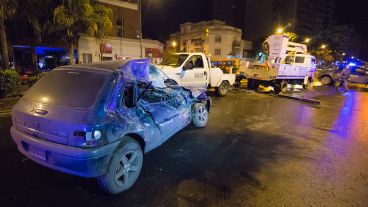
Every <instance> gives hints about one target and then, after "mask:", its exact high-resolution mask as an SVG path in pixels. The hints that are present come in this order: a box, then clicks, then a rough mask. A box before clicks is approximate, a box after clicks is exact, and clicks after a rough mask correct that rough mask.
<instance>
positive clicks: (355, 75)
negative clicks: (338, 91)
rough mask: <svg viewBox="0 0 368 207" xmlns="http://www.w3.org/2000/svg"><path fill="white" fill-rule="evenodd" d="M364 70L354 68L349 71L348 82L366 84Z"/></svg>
mask: <svg viewBox="0 0 368 207" xmlns="http://www.w3.org/2000/svg"><path fill="white" fill-rule="evenodd" d="M364 76H365V70H364V68H354V69H353V70H351V74H350V77H349V81H350V82H353V83H366V82H365V80H366V77H364Z"/></svg>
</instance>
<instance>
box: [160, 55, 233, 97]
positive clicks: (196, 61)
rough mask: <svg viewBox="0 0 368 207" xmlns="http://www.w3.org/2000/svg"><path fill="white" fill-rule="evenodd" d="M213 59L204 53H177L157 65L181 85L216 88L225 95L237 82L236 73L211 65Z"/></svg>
mask: <svg viewBox="0 0 368 207" xmlns="http://www.w3.org/2000/svg"><path fill="white" fill-rule="evenodd" d="M210 63H211V61H210V59H209V58H208V57H206V55H205V54H203V53H175V54H173V55H171V56H170V57H168V58H166V60H165V61H163V62H162V63H161V65H158V66H157V67H158V68H159V69H160V70H161V71H162V72H163V73H165V74H166V75H167V76H168V78H169V79H172V80H173V81H175V83H177V84H178V85H181V86H186V87H192V88H212V87H213V88H215V89H216V93H217V95H219V96H225V95H226V94H227V93H228V91H229V88H230V86H232V85H234V83H235V75H234V74H224V73H223V72H222V70H221V69H220V68H216V67H211V64H210Z"/></svg>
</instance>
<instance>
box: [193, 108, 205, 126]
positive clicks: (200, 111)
mask: <svg viewBox="0 0 368 207" xmlns="http://www.w3.org/2000/svg"><path fill="white" fill-rule="evenodd" d="M207 122H208V111H207V107H206V105H205V104H203V103H196V104H194V105H193V107H192V123H193V125H194V126H195V127H197V128H203V127H205V126H206V125H207Z"/></svg>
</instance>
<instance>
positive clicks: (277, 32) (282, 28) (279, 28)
mask: <svg viewBox="0 0 368 207" xmlns="http://www.w3.org/2000/svg"><path fill="white" fill-rule="evenodd" d="M288 27H291V23H288V24H287V25H286V26H285V27H281V26H280V27H278V28H277V29H276V34H282V33H284V31H285V29H286V28H288Z"/></svg>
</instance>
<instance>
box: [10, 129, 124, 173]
mask: <svg viewBox="0 0 368 207" xmlns="http://www.w3.org/2000/svg"><path fill="white" fill-rule="evenodd" d="M10 132H11V134H12V138H13V140H14V141H15V142H16V144H17V146H18V150H19V151H20V152H21V153H23V154H24V155H25V156H27V157H28V158H30V159H31V160H33V161H35V162H37V163H39V164H41V165H43V166H46V167H48V168H51V169H55V170H58V171H61V172H65V173H68V174H73V175H78V176H81V177H88V178H90V177H98V176H101V175H104V174H105V173H106V171H107V166H108V164H109V161H110V158H111V155H112V153H113V152H114V150H115V148H116V147H117V145H118V144H119V143H118V142H116V143H112V144H108V145H104V146H101V147H97V148H88V149H83V148H77V147H71V146H66V145H62V144H57V143H53V142H49V141H46V140H42V139H37V138H34V137H32V136H30V135H27V134H24V133H22V132H20V131H18V130H17V129H16V128H14V127H12V128H11V129H10Z"/></svg>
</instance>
